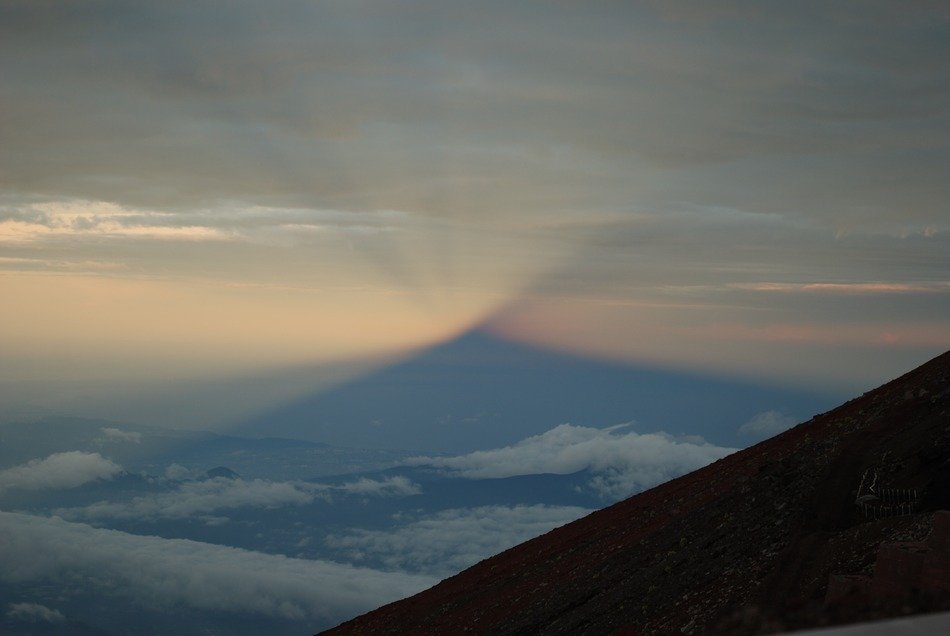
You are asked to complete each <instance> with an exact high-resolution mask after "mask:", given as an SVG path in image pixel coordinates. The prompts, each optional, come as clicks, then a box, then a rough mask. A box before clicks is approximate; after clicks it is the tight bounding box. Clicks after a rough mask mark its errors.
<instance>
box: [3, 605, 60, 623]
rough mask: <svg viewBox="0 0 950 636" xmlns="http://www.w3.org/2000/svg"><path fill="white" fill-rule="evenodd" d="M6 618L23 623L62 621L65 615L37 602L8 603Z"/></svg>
mask: <svg viewBox="0 0 950 636" xmlns="http://www.w3.org/2000/svg"><path fill="white" fill-rule="evenodd" d="M7 618H12V619H15V620H18V621H22V622H25V623H54V624H55V623H63V622H65V621H66V617H65V616H63V613H62V612H60V611H59V610H54V609H50V608H48V607H46V606H45V605H40V604H39V603H10V605H9V606H8V608H7Z"/></svg>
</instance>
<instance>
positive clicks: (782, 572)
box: [330, 352, 950, 634]
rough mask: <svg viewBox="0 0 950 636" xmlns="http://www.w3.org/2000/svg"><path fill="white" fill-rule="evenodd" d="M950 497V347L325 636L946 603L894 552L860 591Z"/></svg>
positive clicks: (726, 618) (745, 629) (860, 615)
mask: <svg viewBox="0 0 950 636" xmlns="http://www.w3.org/2000/svg"><path fill="white" fill-rule="evenodd" d="M946 508H950V352H948V353H945V354H943V355H941V356H939V357H938V358H935V359H934V360H932V361H930V362H929V363H927V364H925V365H923V366H922V367H920V368H918V369H916V370H914V371H912V372H910V373H908V374H907V375H905V376H903V377H901V378H899V379H897V380H894V381H893V382H890V383H888V384H886V385H884V386H882V387H880V388H878V389H876V390H874V391H871V392H869V393H866V394H865V395H863V396H861V397H859V398H857V399H855V400H852V401H850V402H848V403H846V404H844V405H842V406H840V407H838V408H836V409H834V410H833V411H830V412H828V413H824V414H821V415H818V416H816V417H814V418H812V419H811V420H810V421H808V422H805V423H803V424H800V425H798V426H797V427H795V428H794V429H791V430H789V431H787V432H785V433H783V434H781V435H779V436H777V437H774V438H772V439H770V440H767V441H765V442H762V443H760V444H758V445H756V446H753V447H751V448H748V449H746V450H743V451H741V452H738V453H735V454H734V455H731V456H729V457H727V458H725V459H722V460H720V461H718V462H716V463H714V464H711V465H710V466H707V467H706V468H703V469H701V470H698V471H695V472H693V473H690V474H688V475H685V476H683V477H681V478H679V479H675V480H673V481H670V482H668V483H666V484H663V485H661V486H659V487H657V488H654V489H652V490H649V491H646V492H644V493H641V494H639V495H637V496H635V497H631V498H630V499H627V500H625V501H622V502H620V503H618V504H616V505H614V506H611V507H609V508H606V509H604V510H600V511H598V512H596V513H593V514H591V515H589V516H588V517H585V518H583V519H580V520H578V521H576V522H574V523H571V524H568V525H566V526H563V527H561V528H558V529H556V530H554V531H552V532H550V533H548V534H546V535H543V536H541V537H538V538H536V539H534V540H531V541H528V542H527V543H524V544H522V545H519V546H516V547H514V548H512V549H510V550H508V551H506V552H503V553H501V554H499V555H496V556H494V557H492V558H490V559H487V560H485V561H482V562H481V563H479V564H477V565H475V566H473V567H471V568H469V569H468V570H465V571H464V572H462V573H460V574H458V575H456V576H454V577H452V578H449V579H446V580H445V581H443V582H441V583H440V584H438V585H436V586H435V587H433V588H431V589H429V590H426V591H424V592H422V593H420V594H418V595H416V596H413V597H411V598H408V599H404V600H402V601H399V602H396V603H392V604H390V605H387V606H384V607H382V608H379V609H377V610H375V611H373V612H370V613H368V614H366V615H363V616H360V617H358V618H356V619H353V620H351V621H349V622H347V623H344V624H342V625H340V626H339V627H337V628H335V629H334V630H331V631H330V633H334V634H380V633H415V634H419V633H453V634H454V633H461V632H466V631H469V632H475V633H491V634H498V633H570V634H576V633H598V634H600V633H610V632H623V633H672V632H676V633H703V632H709V631H715V632H728V633H762V632H772V631H782V630H786V629H793V628H800V627H808V626H816V625H823V624H832V623H837V622H847V621H853V620H860V619H866V618H878V617H883V616H890V615H898V614H902V613H911V612H916V611H930V610H936V609H950V582H948V581H947V580H946V578H945V577H944V576H943V575H942V574H940V573H939V572H942V570H933V568H931V570H933V571H937V572H938V574H937V575H936V576H934V575H931V576H930V578H929V579H927V580H928V581H930V583H928V584H927V585H923V586H922V584H921V583H920V581H921V580H923V579H921V578H920V577H919V576H917V575H914V576H917V578H913V577H912V576H911V575H910V574H902V572H903V570H901V569H900V567H898V568H897V569H896V570H895V569H894V567H892V566H893V563H892V561H887V563H888V564H890V565H888V566H887V567H888V568H890V569H889V570H888V572H889V573H888V574H887V576H888V577H889V579H888V580H889V582H888V584H887V585H886V586H884V587H883V588H882V587H881V585H877V588H881V589H886V590H887V592H886V593H879V594H874V595H871V594H868V593H866V592H867V590H868V589H870V588H869V587H868V586H866V585H865V586H863V587H862V582H867V581H869V580H873V579H874V563H875V560H876V558H877V555H878V551H879V549H880V546H881V545H882V544H888V545H891V546H893V545H897V544H896V543H895V542H908V541H911V542H913V541H918V542H920V541H923V540H925V539H927V537H928V535H929V534H930V532H931V528H932V526H933V518H934V512H935V511H938V510H941V509H946ZM946 525H947V524H943V527H946ZM946 543H947V542H946V541H944V540H943V539H940V540H936V541H931V542H930V543H929V544H916V545H938V544H939V545H946ZM929 558H930V557H929V556H926V555H925V556H923V557H919V558H918V560H917V561H916V562H920V560H921V559H924V560H926V559H929ZM898 565H899V563H898ZM882 567H883V566H882ZM891 570H893V571H891ZM918 574H919V573H918ZM832 575H834V576H832ZM842 575H855V576H854V578H848V577H843V576H842ZM881 576H884V575H881ZM862 577H863V578H862ZM902 577H903V578H902ZM925 578H926V577H925ZM879 579H880V577H879ZM829 580H832V581H833V582H834V583H833V585H832V587H833V588H834V589H833V590H832V592H833V593H832V594H831V595H829V594H828V586H829ZM880 580H883V579H880ZM849 581H853V582H855V589H853V590H852V589H849V588H848V586H847V583H848V582H849ZM877 588H875V589H877ZM826 597H827V598H826Z"/></svg>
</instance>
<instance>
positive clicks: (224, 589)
mask: <svg viewBox="0 0 950 636" xmlns="http://www.w3.org/2000/svg"><path fill="white" fill-rule="evenodd" d="M0 562H2V563H3V564H4V567H3V568H2V569H0V580H2V581H3V582H5V583H11V584H17V583H24V582H44V581H46V582H52V583H55V582H57V581H61V580H66V579H67V578H70V577H79V578H81V579H82V580H83V585H84V587H88V589H90V590H95V592H96V593H97V594H103V595H109V596H112V595H121V596H123V597H126V598H131V599H133V600H134V601H135V602H137V603H140V604H142V605H144V606H146V607H150V608H159V609H162V608H174V607H175V606H179V605H186V606H189V607H193V608H197V609H201V610H218V611H227V612H240V613H252V614H262V615H266V616H273V617H281V618H287V619H298V620H299V619H314V618H320V619H325V620H328V621H334V620H342V619H344V618H348V617H350V616H353V615H355V614H357V613H360V612H364V611H368V610H370V609H372V608H374V607H377V606H378V605H380V604H383V603H386V602H389V601H393V600H396V599H398V598H402V597H404V596H407V595H410V594H414V593H416V592H418V591H420V590H422V589H425V588H426V587H429V586H430V585H432V584H433V583H434V582H435V580H434V579H433V578H431V577H427V576H419V575H412V574H404V573H393V572H380V571H377V570H370V569H364V568H357V567H352V566H349V565H343V564H339V563H331V562H327V561H309V560H303V559H291V558H287V557H284V556H279V555H273V554H262V553H259V552H252V551H248V550H240V549H237V548H228V547H224V546H218V545H211V544H207V543H200V542H197V541H188V540H182V539H161V538H158V537H149V536H138V535H132V534H127V533H124V532H118V531H115V530H103V529H96V528H92V527H90V526H87V525H84V524H77V523H70V522H67V521H63V520H62V519H58V518H55V517H54V518H45V517H36V516H32V515H24V514H16V513H7V512H0ZM116 602H119V599H118V598H117V599H116Z"/></svg>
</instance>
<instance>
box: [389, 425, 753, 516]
mask: <svg viewBox="0 0 950 636" xmlns="http://www.w3.org/2000/svg"><path fill="white" fill-rule="evenodd" d="M623 428H624V427H623V426H614V427H611V428H606V429H597V428H589V427H584V426H573V425H571V424H561V425H560V426H557V427H555V428H553V429H551V430H549V431H548V432H546V433H543V434H541V435H536V436H534V437H529V438H527V439H524V440H522V441H520V442H518V443H517V444H514V445H512V446H506V447H504V448H496V449H492V450H486V451H475V452H473V453H470V454H468V455H459V456H456V457H415V458H412V459H410V460H408V462H407V463H409V464H410V465H417V466H435V467H438V468H444V469H447V470H448V471H451V473H452V474H454V475H457V476H459V477H465V478H469V479H481V478H491V477H511V476H514V475H532V474H541V473H556V474H562V475H563V474H570V473H575V472H578V471H581V470H590V471H591V472H593V473H595V474H596V476H595V478H594V479H593V480H592V481H591V483H590V486H591V487H592V488H593V489H595V490H596V491H597V492H598V493H600V494H601V495H602V496H604V497H609V498H613V499H619V498H622V497H625V496H629V495H631V494H633V493H636V492H639V491H641V490H645V489H647V488H650V487H652V486H656V485H657V484H660V483H663V482H665V481H668V480H670V479H672V478H673V477H678V476H679V475H682V474H684V473H687V472H689V471H691V470H695V469H697V468H701V467H702V466H705V465H706V464H709V463H710V462H713V461H716V460H717V459H721V458H722V457H725V456H726V455H729V454H730V453H734V452H735V451H736V450H738V449H735V448H725V447H721V446H715V445H713V444H708V443H706V442H704V441H703V440H701V439H695V438H690V439H677V438H675V437H673V436H671V435H667V434H665V433H662V432H660V433H646V434H640V433H635V432H623Z"/></svg>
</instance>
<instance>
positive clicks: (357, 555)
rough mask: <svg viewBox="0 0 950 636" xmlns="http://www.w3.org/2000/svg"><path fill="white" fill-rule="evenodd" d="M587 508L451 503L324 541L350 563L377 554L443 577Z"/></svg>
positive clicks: (376, 557)
mask: <svg viewBox="0 0 950 636" xmlns="http://www.w3.org/2000/svg"><path fill="white" fill-rule="evenodd" d="M590 512H592V511H591V510H586V509H584V508H578V507H576V506H544V505H534V506H525V505H522V506H481V507H478V508H453V509H450V510H443V511H441V512H438V513H435V514H433V515H428V516H424V517H421V518H413V516H412V515H411V514H400V515H398V516H397V518H396V525H395V527H394V528H393V529H392V530H363V529H351V530H349V531H347V532H346V533H344V534H339V535H331V536H329V537H327V539H326V544H327V546H328V547H330V548H333V549H335V550H338V551H339V552H340V553H341V554H342V555H344V556H345V558H346V559H348V560H351V561H353V562H355V563H359V562H361V561H366V560H379V561H380V562H382V563H383V564H384V565H385V566H386V567H387V568H392V569H398V570H409V571H413V572H423V573H426V574H431V575H433V576H438V577H445V576H450V575H452V574H454V573H456V572H459V571H461V570H463V569H465V568H467V567H469V566H470V565H474V564H475V563H477V562H478V561H481V560H482V559H485V558H488V557H489V556H492V555H494V554H498V553H499V552H502V551H503V550H507V549H508V548H510V547H512V546H514V545H517V544H519V543H521V542H523V541H527V540H528V539H531V538H533V537H536V536H538V535H541V534H544V533H545V532H548V531H549V530H552V529H553V528H556V527H558V526H561V525H564V524H565V523H568V522H570V521H573V520H575V519H578V518H580V517H582V516H584V515H586V514H588V513H590Z"/></svg>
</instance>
